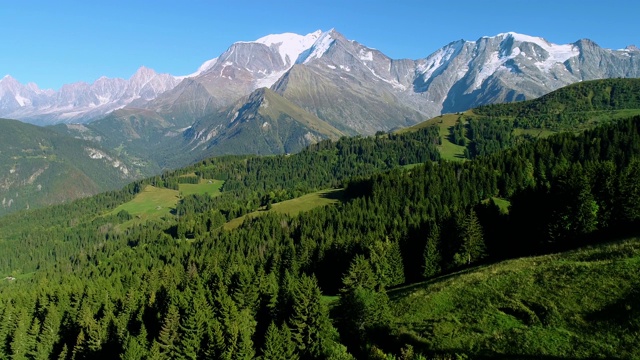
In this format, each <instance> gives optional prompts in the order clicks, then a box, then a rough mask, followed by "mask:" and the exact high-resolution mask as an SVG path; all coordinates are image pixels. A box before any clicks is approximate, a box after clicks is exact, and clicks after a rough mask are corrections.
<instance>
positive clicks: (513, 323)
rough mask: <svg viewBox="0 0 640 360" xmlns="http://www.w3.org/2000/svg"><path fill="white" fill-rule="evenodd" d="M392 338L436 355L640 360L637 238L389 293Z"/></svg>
mask: <svg viewBox="0 0 640 360" xmlns="http://www.w3.org/2000/svg"><path fill="white" fill-rule="evenodd" d="M389 296H390V298H391V300H392V301H391V309H392V310H393V324H392V329H393V334H394V336H395V337H397V338H402V339H404V340H405V341H406V340H408V341H409V343H411V344H413V346H414V348H416V349H421V350H426V349H428V350H429V351H430V352H435V353H466V354H468V355H471V356H472V357H473V356H474V355H480V356H487V357H491V356H494V355H501V356H506V355H508V356H509V357H518V356H522V357H523V358H524V357H526V356H541V357H545V356H548V357H554V358H587V357H589V358H590V357H593V356H596V357H604V358H610V359H611V358H627V359H631V358H638V357H639V356H640V348H639V347H638V340H639V339H640V239H638V238H634V239H630V240H625V241H620V242H613V243H609V244H605V245H600V246H595V247H588V248H584V249H580V250H576V251H571V252H567V253H559V254H553V255H545V256H537V257H529V258H521V259H515V260H508V261H504V262H500V263H497V264H493V265H487V266H482V267H479V268H475V269H470V270H467V271H463V272H460V273H457V274H454V275H448V276H444V277H441V278H436V279H433V280H431V281H428V282H425V283H420V284H415V285H412V286H409V287H406V288H400V289H397V290H394V291H391V292H390V293H389Z"/></svg>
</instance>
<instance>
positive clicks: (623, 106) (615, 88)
mask: <svg viewBox="0 0 640 360" xmlns="http://www.w3.org/2000/svg"><path fill="white" fill-rule="evenodd" d="M638 94H640V79H606V80H594V81H585V82H581V83H577V84H573V85H569V86H567V87H564V88H561V89H558V90H556V91H553V92H551V93H549V94H547V95H544V96H542V97H540V98H538V99H533V100H527V101H522V102H514V103H507V104H493V105H486V106H481V107H478V108H475V109H471V110H468V111H465V112H461V113H456V114H443V115H440V116H438V117H435V118H433V119H430V120H427V121H425V122H422V123H420V124H417V125H414V126H412V127H409V128H406V129H402V130H399V131H398V132H399V133H406V132H410V131H416V130H419V129H422V128H424V127H430V126H437V127H438V128H439V130H440V135H441V137H442V144H441V145H440V147H439V150H440V152H441V154H442V157H443V158H445V159H448V160H460V159H464V158H470V157H475V156H478V155H486V154H489V153H492V152H496V151H499V150H503V149H506V148H510V147H512V146H514V145H515V144H517V143H518V142H521V141H523V140H524V139H528V140H532V139H538V138H545V137H548V136H550V135H552V134H554V133H558V132H563V131H570V132H576V131H582V130H585V129H589V128H593V127H595V126H597V125H599V124H602V123H605V122H610V121H614V120H618V119H623V118H628V117H631V116H634V115H639V114H640V95H638Z"/></svg>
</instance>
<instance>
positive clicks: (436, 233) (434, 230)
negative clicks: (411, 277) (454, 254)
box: [422, 224, 441, 278]
mask: <svg viewBox="0 0 640 360" xmlns="http://www.w3.org/2000/svg"><path fill="white" fill-rule="evenodd" d="M423 257H424V266H423V271H422V276H423V277H425V278H429V277H432V276H434V275H437V274H438V273H440V261H441V257H440V227H439V226H438V225H437V224H432V225H431V229H430V233H429V236H428V237H427V244H426V246H425V248H424V256H423Z"/></svg>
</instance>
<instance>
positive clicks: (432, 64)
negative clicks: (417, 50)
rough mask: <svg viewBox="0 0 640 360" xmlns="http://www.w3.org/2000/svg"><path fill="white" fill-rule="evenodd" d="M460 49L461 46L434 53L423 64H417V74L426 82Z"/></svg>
mask: <svg viewBox="0 0 640 360" xmlns="http://www.w3.org/2000/svg"><path fill="white" fill-rule="evenodd" d="M461 47H462V45H457V46H447V47H444V48H442V49H440V50H438V51H436V52H435V53H434V54H433V55H431V56H429V57H428V58H427V59H425V61H424V62H423V63H420V64H418V72H420V73H421V74H422V75H423V78H424V79H425V80H428V79H429V78H431V75H433V73H434V72H435V71H436V70H438V69H439V68H440V67H442V66H443V65H445V64H447V63H448V62H449V60H451V58H452V57H453V56H454V55H455V54H456V53H457V52H458V51H459V50H460V48H461Z"/></svg>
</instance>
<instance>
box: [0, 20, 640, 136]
mask: <svg viewBox="0 0 640 360" xmlns="http://www.w3.org/2000/svg"><path fill="white" fill-rule="evenodd" d="M639 55H640V50H638V48H636V47H635V46H629V47H627V48H625V49H622V50H610V49H603V48H601V47H599V46H598V45H597V44H596V43H594V42H593V41H590V40H588V39H582V40H578V41H576V42H574V43H571V44H564V45H558V44H553V43H550V42H548V41H546V40H544V39H542V38H539V37H533V36H528V35H522V34H518V33H514V32H509V33H502V34H498V35H496V36H493V37H481V38H479V39H477V40H476V41H465V40H458V41H454V42H451V43H450V44H447V45H446V46H444V47H442V48H441V49H439V50H437V51H436V52H435V53H433V54H431V55H428V56H427V57H425V58H422V59H417V60H409V59H391V58H390V57H388V56H386V55H385V54H383V53H382V52H380V51H378V50H376V49H372V48H369V47H367V46H365V45H363V44H360V43H358V42H356V41H353V40H347V39H346V38H345V37H344V36H343V35H342V34H340V33H339V32H337V31H335V30H330V31H327V32H322V31H320V30H318V31H316V32H313V33H310V34H307V35H298V34H292V33H284V34H278V35H268V36H265V37H263V38H260V39H258V40H256V41H250V42H237V43H234V44H233V45H231V46H230V47H229V48H228V49H227V50H226V51H225V52H224V53H222V54H221V55H220V56H218V57H217V58H214V59H211V60H208V61H206V62H205V63H204V64H202V65H201V66H200V68H199V69H198V70H197V71H195V72H194V73H193V74H191V75H188V76H182V77H179V76H172V75H169V74H157V73H155V72H154V71H153V70H151V69H148V68H145V67H142V68H140V69H139V70H138V71H137V72H136V73H135V74H134V75H133V76H132V77H131V78H130V79H129V80H124V79H117V78H116V79H109V78H106V77H102V78H100V79H98V80H96V81H95V82H94V83H93V84H86V83H74V84H69V85H64V86H63V87H62V88H61V89H60V90H59V91H53V90H41V89H39V88H38V86H37V85H35V84H32V83H30V84H27V85H22V84H20V83H18V82H17V81H16V80H15V79H13V78H11V77H10V76H5V77H4V78H3V79H2V80H0V116H2V117H7V118H15V119H19V120H22V121H27V122H31V123H35V124H40V125H44V124H55V123H61V122H62V123H87V122H91V121H94V120H96V119H99V118H102V117H104V116H105V115H106V114H108V113H110V112H112V111H113V110H116V109H123V110H124V111H125V113H126V112H138V111H139V109H145V110H151V111H153V112H155V113H157V114H159V115H160V116H162V117H163V118H165V119H166V120H168V121H169V122H170V123H172V125H176V126H181V127H187V126H190V125H192V124H193V123H194V122H195V121H196V120H198V119H200V118H202V117H206V116H210V115H211V114H215V113H217V112H219V111H221V110H226V108H227V107H229V106H233V105H234V104H235V102H237V101H239V100H240V99H243V98H245V97H247V96H249V95H250V94H251V92H253V91H255V90H257V89H259V88H264V87H266V88H271V89H272V90H273V91H275V92H276V93H278V94H279V95H281V96H283V97H285V98H286V99H288V100H289V101H291V102H293V103H294V104H296V105H298V106H299V107H301V108H303V109H305V110H306V111H308V112H310V113H312V114H313V115H315V116H317V117H319V118H320V119H322V120H324V121H326V122H328V123H330V124H331V125H332V126H334V127H336V128H337V129H339V130H340V131H345V132H347V133H352V134H355V133H360V134H371V133H374V132H375V131H378V130H385V131H386V130H389V129H391V128H394V127H401V126H407V125H412V124H415V123H416V122H418V121H420V120H423V119H425V118H431V117H433V116H436V115H438V114H440V113H447V112H456V111H463V110H467V109H469V108H471V107H474V106H478V105H483V104H487V103H496V102H508V101H515V100H524V99H531V98H536V97H538V96H541V95H543V94H546V93H548V92H550V91H553V90H555V89H558V88H560V87H562V86H565V85H568V84H571V83H575V82H579V81H583V80H592V79H599V78H611V77H638V76H640V64H639V63H638V59H639ZM123 116H124V115H123ZM229 120H230V119H229Z"/></svg>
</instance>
